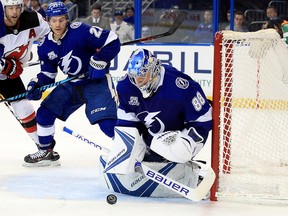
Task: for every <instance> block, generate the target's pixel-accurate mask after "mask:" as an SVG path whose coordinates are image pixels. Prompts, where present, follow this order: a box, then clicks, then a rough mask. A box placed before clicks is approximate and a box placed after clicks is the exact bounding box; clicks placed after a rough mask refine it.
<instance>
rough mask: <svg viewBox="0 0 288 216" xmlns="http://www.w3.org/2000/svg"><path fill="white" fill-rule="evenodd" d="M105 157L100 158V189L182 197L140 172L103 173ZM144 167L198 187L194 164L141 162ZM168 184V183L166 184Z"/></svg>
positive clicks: (128, 193) (142, 194)
mask: <svg viewBox="0 0 288 216" xmlns="http://www.w3.org/2000/svg"><path fill="white" fill-rule="evenodd" d="M106 161H107V156H103V155H102V156H101V157H100V169H99V171H100V172H99V175H100V176H99V179H100V184H101V186H102V187H104V188H107V189H109V190H111V191H113V192H116V193H122V194H127V195H132V196H139V197H161V198H179V197H182V196H181V195H179V194H178V193H176V192H174V191H173V190H169V189H167V188H166V187H164V186H162V185H160V184H156V183H155V182H154V181H152V180H149V179H148V178H146V177H145V175H144V174H142V173H140V172H134V173H130V174H125V175H123V174H114V173H103V170H104V167H105V164H106ZM142 163H143V164H145V165H146V166H148V167H150V168H152V169H153V170H157V171H158V172H161V173H163V174H165V176H167V177H170V178H171V179H174V180H176V181H178V182H179V183H182V184H184V185H187V186H188V187H191V188H195V187H197V185H198V179H199V172H200V168H199V166H198V165H197V164H196V163H194V162H191V161H189V162H187V163H185V164H179V163H173V162H170V163H151V162H142ZM166 184H169V182H166Z"/></svg>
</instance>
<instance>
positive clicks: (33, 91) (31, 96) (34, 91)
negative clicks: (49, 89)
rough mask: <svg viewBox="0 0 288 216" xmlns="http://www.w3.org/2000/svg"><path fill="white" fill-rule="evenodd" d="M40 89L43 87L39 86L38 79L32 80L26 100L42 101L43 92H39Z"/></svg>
mask: <svg viewBox="0 0 288 216" xmlns="http://www.w3.org/2000/svg"><path fill="white" fill-rule="evenodd" d="M39 87H41V86H40V85H39V84H38V78H34V79H32V80H30V82H29V83H28V87H27V96H26V98H27V99H28V100H40V99H41V97H42V91H40V90H39Z"/></svg>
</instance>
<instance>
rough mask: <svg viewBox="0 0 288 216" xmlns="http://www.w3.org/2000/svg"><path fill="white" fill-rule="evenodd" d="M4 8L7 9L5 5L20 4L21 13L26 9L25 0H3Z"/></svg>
mask: <svg viewBox="0 0 288 216" xmlns="http://www.w3.org/2000/svg"><path fill="white" fill-rule="evenodd" d="M1 2H2V5H3V9H4V11H5V6H14V5H20V7H21V13H22V12H23V11H24V1H23V0H1Z"/></svg>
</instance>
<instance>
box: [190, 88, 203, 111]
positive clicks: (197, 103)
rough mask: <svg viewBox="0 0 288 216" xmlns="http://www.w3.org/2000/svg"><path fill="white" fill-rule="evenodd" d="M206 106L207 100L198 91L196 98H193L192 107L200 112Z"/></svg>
mask: <svg viewBox="0 0 288 216" xmlns="http://www.w3.org/2000/svg"><path fill="white" fill-rule="evenodd" d="M204 104H205V99H204V98H203V96H202V95H201V94H200V93H199V92H198V91H197V92H196V96H195V97H193V98H192V105H193V106H194V109H195V110H196V111H200V110H201V109H202V107H203V105H204Z"/></svg>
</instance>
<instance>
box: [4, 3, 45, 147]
mask: <svg viewBox="0 0 288 216" xmlns="http://www.w3.org/2000/svg"><path fill="white" fill-rule="evenodd" d="M1 2H2V5H3V9H4V22H5V25H6V27H5V32H6V35H5V36H4V37H2V38H1V39H0V44H2V45H4V47H2V48H3V55H1V58H0V94H1V97H4V98H9V97H13V96H15V95H18V94H21V93H23V92H25V91H26V89H25V86H24V84H23V82H22V80H21V78H20V75H21V74H22V72H23V64H25V63H26V62H27V61H29V59H30V57H31V49H32V45H33V43H34V41H36V40H39V39H40V38H42V37H44V36H45V35H46V34H47V33H48V32H49V31H50V28H49V25H48V23H47V22H46V21H45V20H44V19H43V18H42V16H41V15H40V14H38V13H36V12H34V11H30V12H28V11H25V10H24V3H23V0H5V1H4V0H1ZM1 9H2V6H1ZM1 18H2V16H1ZM1 27H2V26H1ZM1 33H2V29H1ZM11 106H12V108H13V109H14V112H15V114H16V115H17V117H18V119H19V120H20V121H21V123H22V126H23V128H24V129H25V130H26V132H27V133H28V135H29V136H30V137H31V138H32V139H33V141H34V142H35V143H36V144H37V145H38V136H37V127H36V114H35V111H34V107H33V105H32V104H31V103H30V102H29V101H28V100H27V99H23V100H18V101H14V102H11Z"/></svg>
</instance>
